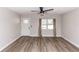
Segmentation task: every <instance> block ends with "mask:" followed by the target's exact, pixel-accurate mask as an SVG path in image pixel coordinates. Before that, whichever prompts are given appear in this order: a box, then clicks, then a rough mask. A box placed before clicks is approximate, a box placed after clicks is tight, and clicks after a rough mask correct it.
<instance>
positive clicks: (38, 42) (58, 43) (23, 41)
mask: <svg viewBox="0 0 79 59" xmlns="http://www.w3.org/2000/svg"><path fill="white" fill-rule="evenodd" d="M2 52H79V48H77V47H75V46H74V45H72V44H71V43H69V42H68V41H66V40H65V39H63V38H60V37H59V38H54V37H42V38H40V37H26V36H23V37H21V38H20V39H18V40H16V41H15V42H13V43H12V44H11V45H10V46H8V47H7V48H5V49H4V50H3V51H2Z"/></svg>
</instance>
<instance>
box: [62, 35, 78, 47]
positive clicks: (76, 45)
mask: <svg viewBox="0 0 79 59" xmlns="http://www.w3.org/2000/svg"><path fill="white" fill-rule="evenodd" d="M62 38H64V39H65V40H67V41H68V42H69V43H71V44H72V45H74V46H75V47H77V48H79V45H78V44H76V43H74V42H72V41H71V40H70V39H68V38H66V37H65V36H63V35H62Z"/></svg>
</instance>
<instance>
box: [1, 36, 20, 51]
mask: <svg viewBox="0 0 79 59" xmlns="http://www.w3.org/2000/svg"><path fill="white" fill-rule="evenodd" d="M20 37H21V36H19V37H17V38H15V39H14V40H12V41H11V42H10V43H8V44H6V45H5V46H4V47H2V48H1V49H0V51H2V50H4V49H5V48H6V47H8V46H9V45H10V44H12V43H13V42H15V41H16V40H17V39H19V38H20Z"/></svg>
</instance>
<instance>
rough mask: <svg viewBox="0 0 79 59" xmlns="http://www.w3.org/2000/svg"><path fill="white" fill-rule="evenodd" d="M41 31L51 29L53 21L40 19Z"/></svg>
mask: <svg viewBox="0 0 79 59" xmlns="http://www.w3.org/2000/svg"><path fill="white" fill-rule="evenodd" d="M41 25H42V26H41V27H42V29H49V30H52V29H53V19H42V24H41Z"/></svg>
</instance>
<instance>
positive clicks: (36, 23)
mask: <svg viewBox="0 0 79 59" xmlns="http://www.w3.org/2000/svg"><path fill="white" fill-rule="evenodd" d="M22 18H23V19H25V18H26V19H28V18H30V21H31V25H32V28H31V33H30V35H31V36H38V26H39V18H40V16H39V15H37V14H28V15H24V16H23V17H22ZM42 18H45V19H53V18H56V20H57V23H56V27H57V30H56V31H57V36H61V16H60V15H52V14H47V15H45V16H44V17H42ZM23 29H24V28H22V30H23ZM50 32H51V33H53V32H52V30H51V31H50ZM50 32H47V31H45V32H44V34H43V35H44V36H52V34H51V33H50ZM21 33H22V35H23V32H22V31H21ZM46 33H47V34H46ZM49 34H50V35H49Z"/></svg>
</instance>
